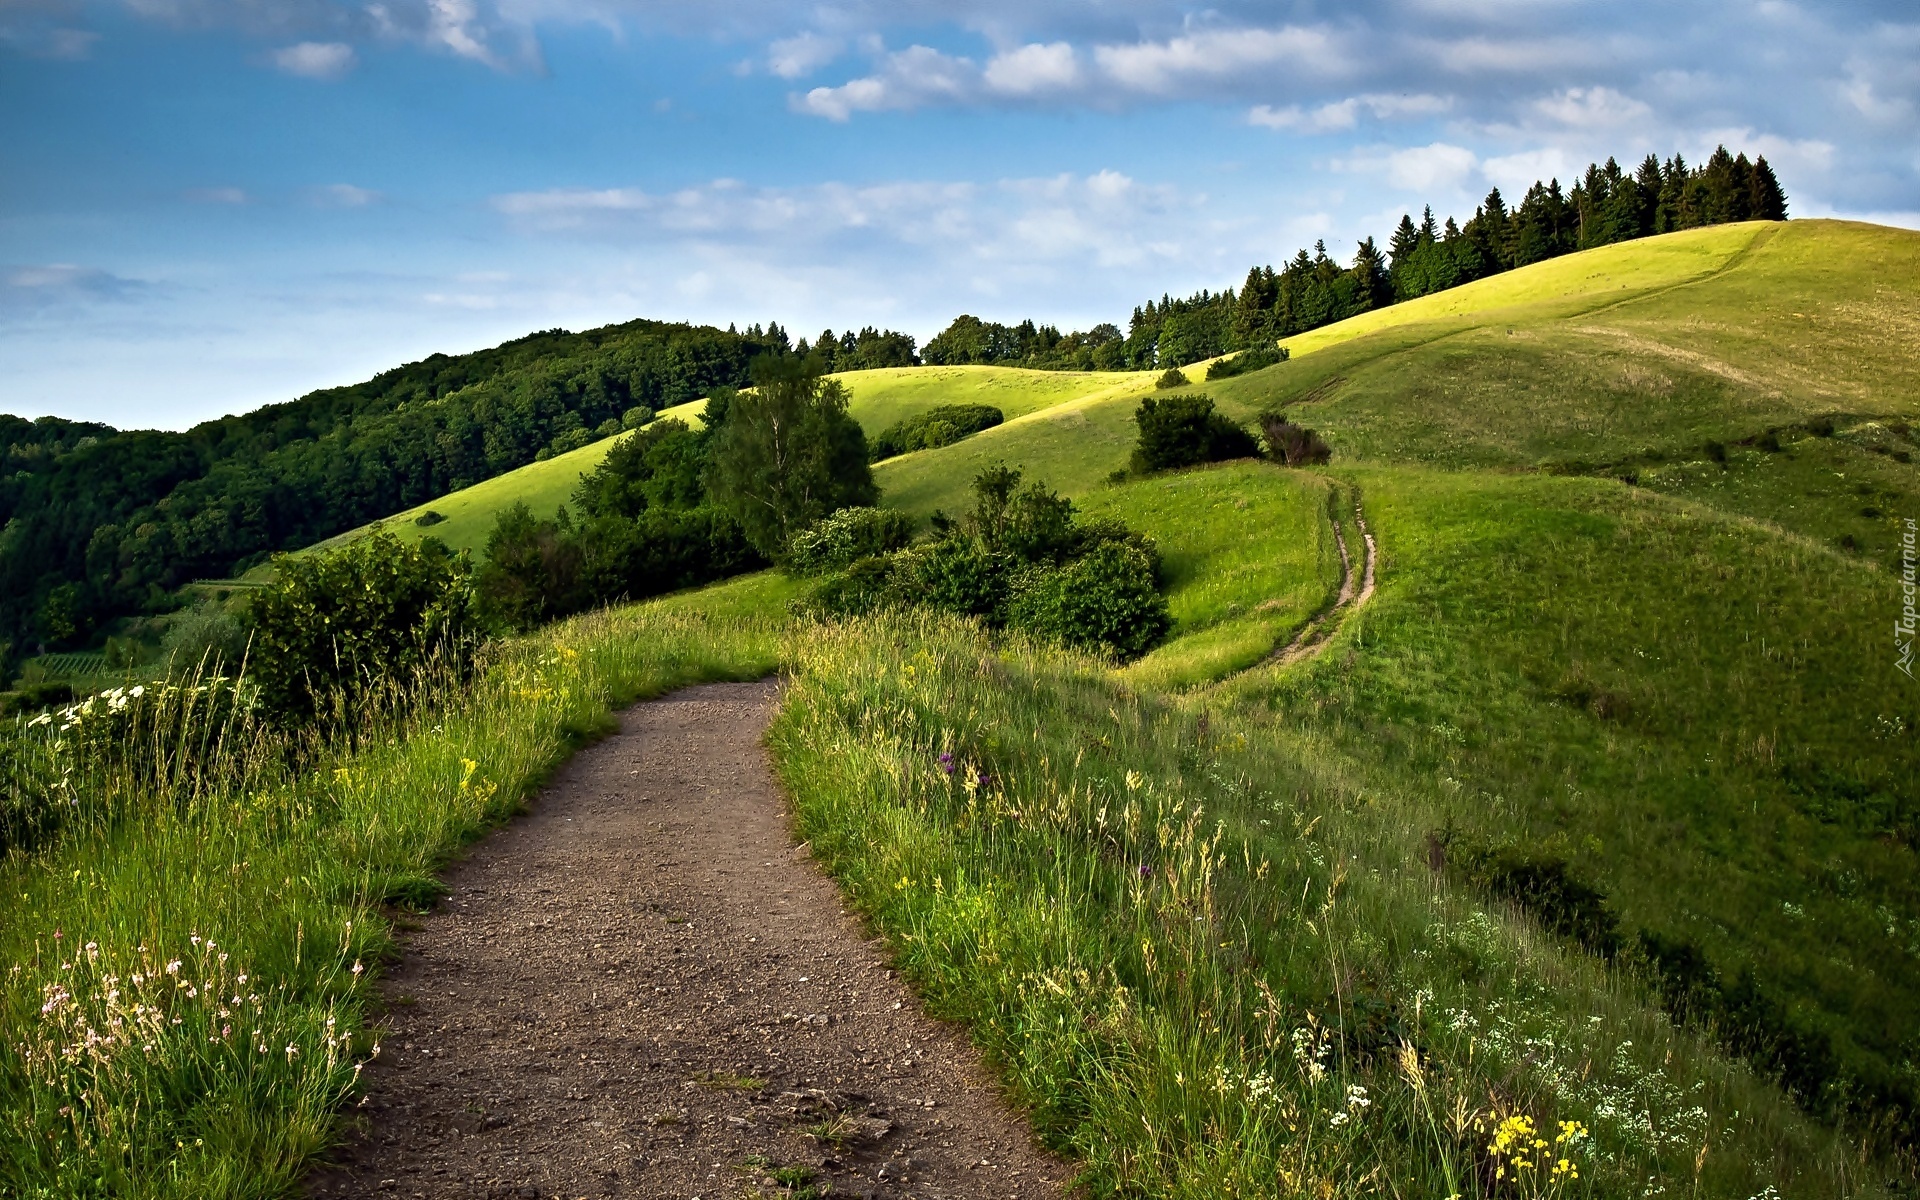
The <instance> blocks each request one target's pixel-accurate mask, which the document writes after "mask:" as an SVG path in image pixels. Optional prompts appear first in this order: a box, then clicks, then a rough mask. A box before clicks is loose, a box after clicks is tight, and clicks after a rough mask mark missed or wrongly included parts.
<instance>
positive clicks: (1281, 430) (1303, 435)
mask: <svg viewBox="0 0 1920 1200" xmlns="http://www.w3.org/2000/svg"><path fill="white" fill-rule="evenodd" d="M1260 432H1261V434H1262V435H1263V436H1264V437H1265V438H1266V440H1267V457H1268V458H1271V459H1272V460H1273V461H1275V462H1277V463H1280V464H1282V465H1283V466H1289V467H1310V466H1321V465H1323V464H1325V463H1327V462H1329V461H1330V460H1332V458H1333V448H1332V447H1330V446H1328V445H1327V443H1326V442H1325V441H1323V440H1321V437H1320V435H1319V434H1317V433H1315V432H1314V431H1313V430H1311V429H1308V428H1306V427H1305V426H1304V425H1295V424H1294V423H1293V422H1292V421H1289V420H1287V418H1286V417H1284V416H1282V415H1281V414H1279V413H1277V412H1267V413H1261V414H1260Z"/></svg>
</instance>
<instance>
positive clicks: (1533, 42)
mask: <svg viewBox="0 0 1920 1200" xmlns="http://www.w3.org/2000/svg"><path fill="white" fill-rule="evenodd" d="M1424 56H1425V57H1428V58H1430V59H1431V60H1432V61H1435V62H1438V63H1439V64H1440V65H1441V66H1443V67H1445V68H1446V69H1447V70H1449V71H1453V72H1455V73H1457V74H1461V75H1488V74H1509V75H1538V74H1542V73H1544V72H1548V71H1557V70H1565V69H1567V68H1570V67H1580V66H1588V65H1592V64H1596V63H1599V62H1601V61H1602V60H1604V59H1605V58H1607V57H1608V56H1607V54H1606V52H1605V47H1604V46H1603V45H1601V44H1600V43H1599V41H1598V40H1597V39H1585V40H1581V39H1575V38H1567V37H1555V38H1526V37H1491V38H1490V37H1464V38H1453V39H1443V40H1432V41H1428V42H1427V43H1426V44H1425V46H1424Z"/></svg>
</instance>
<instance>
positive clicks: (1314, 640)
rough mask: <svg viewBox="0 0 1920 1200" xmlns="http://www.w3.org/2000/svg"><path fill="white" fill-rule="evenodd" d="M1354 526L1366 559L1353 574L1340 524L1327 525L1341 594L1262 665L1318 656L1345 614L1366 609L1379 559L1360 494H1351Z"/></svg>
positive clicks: (1291, 661) (1295, 661) (1377, 548)
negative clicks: (1334, 549) (1336, 557)
mask: <svg viewBox="0 0 1920 1200" xmlns="http://www.w3.org/2000/svg"><path fill="white" fill-rule="evenodd" d="M1353 523H1354V527H1355V528H1357V529H1358V530H1359V531H1360V538H1361V540H1362V541H1363V542H1364V543H1365V546H1366V558H1365V559H1364V560H1363V561H1362V563H1361V567H1360V570H1359V572H1358V573H1357V574H1356V573H1355V571H1354V566H1353V555H1352V554H1351V553H1349V552H1348V550H1347V538H1346V535H1345V534H1344V533H1342V532H1341V530H1340V522H1338V521H1329V524H1331V525H1332V526H1333V542H1334V545H1336V546H1338V547H1339V549H1340V594H1339V595H1338V596H1336V597H1335V598H1334V601H1333V603H1332V604H1330V605H1328V606H1327V608H1326V609H1325V610H1324V611H1323V612H1321V613H1320V614H1319V615H1317V616H1315V617H1314V618H1313V619H1312V620H1310V621H1308V622H1307V623H1306V624H1305V625H1303V626H1301V627H1300V632H1298V633H1296V634H1294V635H1293V637H1292V638H1290V639H1288V641H1287V644H1286V645H1284V646H1281V647H1280V648H1279V649H1277V650H1275V651H1274V652H1273V653H1272V654H1271V655H1269V656H1268V658H1267V661H1266V664H1265V665H1272V666H1279V667H1285V666H1291V665H1292V664H1294V663H1297V662H1299V661H1300V660H1301V659H1303V658H1309V657H1311V656H1313V655H1315V654H1318V653H1320V651H1321V650H1322V649H1324V648H1325V647H1326V644H1327V639H1328V638H1330V637H1332V636H1333V634H1334V631H1335V630H1337V629H1339V627H1340V623H1341V622H1342V621H1344V620H1346V617H1347V614H1348V613H1350V612H1352V611H1354V610H1355V609H1358V608H1361V607H1363V606H1365V604H1366V603H1367V601H1369V600H1371V599H1373V586H1374V582H1375V579H1374V568H1375V565H1376V562H1377V560H1378V558H1379V547H1378V545H1376V544H1375V542H1374V540H1373V531H1372V530H1370V529H1368V528H1367V515H1366V513H1364V512H1362V511H1361V509H1360V493H1359V491H1358V489H1356V490H1355V491H1354V494H1353Z"/></svg>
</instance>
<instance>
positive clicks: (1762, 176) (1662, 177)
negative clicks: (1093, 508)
mask: <svg viewBox="0 0 1920 1200" xmlns="http://www.w3.org/2000/svg"><path fill="white" fill-rule="evenodd" d="M1786 216H1787V197H1786V193H1785V192H1784V191H1782V190H1781V187H1780V181H1779V180H1778V179H1777V178H1776V177H1775V176H1774V173H1773V168H1772V167H1770V166H1768V165H1767V160H1766V159H1765V158H1758V159H1755V160H1753V161H1751V162H1749V161H1748V159H1747V156H1746V155H1745V154H1740V155H1737V156H1736V155H1733V154H1731V153H1729V152H1728V151H1727V149H1726V147H1724V146H1722V147H1720V148H1719V149H1717V150H1715V151H1714V153H1713V155H1712V157H1710V158H1709V159H1708V160H1707V161H1706V163H1705V164H1704V165H1702V166H1699V167H1692V166H1689V165H1688V164H1687V163H1686V161H1685V160H1684V159H1682V158H1681V157H1680V156H1679V155H1677V154H1676V155H1674V156H1673V157H1672V158H1669V159H1668V160H1667V161H1666V162H1664V163H1662V162H1661V161H1660V160H1659V159H1658V158H1656V157H1654V156H1652V155H1648V156H1647V158H1646V159H1645V160H1644V161H1642V162H1641V163H1640V165H1639V166H1638V167H1637V168H1635V169H1634V170H1633V171H1631V172H1628V171H1626V170H1624V169H1623V168H1622V167H1621V166H1620V165H1619V163H1618V162H1616V161H1615V160H1613V159H1611V158H1609V159H1608V160H1607V161H1606V163H1605V165H1600V164H1594V165H1590V166H1588V168H1587V170H1586V174H1585V175H1583V176H1582V177H1581V178H1580V180H1579V181H1578V182H1576V183H1575V184H1574V185H1573V188H1572V189H1571V190H1567V189H1564V188H1562V187H1561V185H1560V181H1559V180H1557V179H1556V180H1552V181H1550V182H1547V183H1535V184H1534V185H1533V186H1532V187H1531V188H1528V189H1527V194H1526V195H1525V196H1524V197H1523V198H1522V199H1521V201H1520V203H1519V205H1518V206H1515V207H1509V206H1508V204H1507V201H1506V198H1505V197H1504V196H1502V195H1501V194H1500V189H1498V188H1495V189H1493V190H1492V191H1491V192H1488V193H1487V197H1486V199H1485V200H1483V201H1482V202H1481V203H1480V206H1479V207H1478V208H1477V209H1475V210H1474V213H1473V216H1471V217H1469V218H1468V219H1467V220H1466V221H1465V222H1456V221H1455V220H1454V219H1453V218H1451V217H1449V218H1447V220H1446V221H1445V223H1444V224H1441V223H1438V222H1436V220H1435V218H1434V214H1433V210H1432V208H1428V209H1427V210H1426V211H1425V212H1424V213H1423V214H1422V216H1421V218H1420V220H1419V221H1417V222H1416V221H1415V220H1414V218H1413V217H1412V215H1411V214H1409V215H1406V216H1403V217H1401V219H1400V224H1399V227H1398V228H1397V229H1395V230H1394V232H1393V235H1392V236H1391V238H1389V239H1388V241H1387V245H1386V246H1385V248H1384V249H1383V248H1382V247H1381V246H1380V245H1379V244H1378V243H1377V242H1376V241H1375V240H1374V239H1373V238H1366V239H1364V240H1362V241H1361V243H1360V245H1359V248H1358V249H1357V250H1356V252H1355V254H1354V256H1353V261H1352V262H1351V263H1350V264H1348V265H1346V266H1342V265H1341V264H1340V263H1338V262H1336V261H1335V260H1333V259H1332V258H1330V257H1329V256H1328V255H1327V248H1326V244H1325V243H1324V242H1321V243H1316V244H1315V246H1314V248H1313V252H1312V253H1311V254H1309V253H1308V252H1307V251H1305V250H1302V251H1300V252H1299V253H1297V254H1295V255H1294V256H1293V258H1291V259H1289V260H1288V261H1287V262H1286V263H1285V264H1284V265H1282V266H1281V267H1279V268H1277V269H1276V268H1274V267H1271V266H1262V267H1254V268H1253V269H1252V270H1250V271H1248V272H1247V277H1246V280H1245V282H1244V283H1243V284H1242V285H1241V286H1240V288H1239V290H1237V291H1236V290H1234V289H1232V288H1229V289H1227V290H1225V291H1221V292H1210V291H1202V292H1197V293H1195V294H1193V295H1191V296H1187V297H1184V298H1181V297H1172V296H1162V297H1161V298H1160V299H1159V300H1157V301H1149V302H1148V303H1146V304H1143V305H1141V306H1140V307H1138V308H1136V309H1134V310H1133V318H1132V320H1131V322H1130V323H1129V325H1128V327H1127V332H1126V334H1125V335H1124V336H1123V335H1122V334H1121V332H1120V330H1119V328H1118V327H1117V326H1114V325H1097V326H1095V327H1094V328H1093V329H1092V330H1089V331H1088V332H1085V333H1068V334H1062V333H1061V332H1060V331H1059V330H1058V329H1056V328H1054V327H1052V326H1048V325H1035V324H1034V323H1033V322H1032V321H1024V322H1022V323H1020V324H1019V325H998V324H993V323H990V322H985V321H981V320H979V319H978V318H976V317H971V316H963V317H960V318H959V319H958V320H956V321H954V323H953V324H952V325H950V326H949V327H948V328H947V329H946V330H945V331H944V332H942V333H941V334H940V335H939V336H937V337H935V338H933V339H932V340H931V341H929V342H928V343H927V346H926V349H925V350H924V351H923V352H922V355H923V357H924V358H925V359H926V361H927V362H929V363H998V364H1001V365H1005V366H1023V367H1037V368H1041V369H1053V370H1074V371H1107V370H1112V371H1143V370H1148V369H1156V368H1165V367H1170V366H1171V367H1178V366H1185V365H1187V364H1188V363H1194V362H1200V361H1202V360H1203V359H1208V358H1213V357H1214V356H1216V355H1220V354H1225V353H1228V352H1230V351H1234V350H1244V349H1248V348H1250V347H1253V346H1257V345H1260V344H1262V343H1265V342H1272V341H1275V340H1278V339H1280V338H1285V337H1291V336H1293V335H1295V334H1299V333H1304V332H1306V331H1307V330H1309V329H1317V328H1319V327H1320V326H1322V325H1330V324H1332V323H1333V322H1335V321H1341V320H1345V319H1346V318H1348V317H1351V316H1354V315H1356V314H1358V313H1363V312H1366V311H1368V310H1370V309H1375V308H1380V307H1383V306H1385V305H1388V304H1392V303H1394V302H1395V301H1398V300H1411V299H1413V298H1414V297H1416V296H1424V295H1427V294H1428V293H1430V292H1438V291H1444V290H1446V289H1447V288H1450V287H1457V286H1459V285H1460V284H1463V283H1471V282H1473V281H1474V280H1476V279H1484V278H1486V277H1487V276H1489V275H1497V274H1499V273H1500V272H1502V271H1510V270H1512V269H1513V268H1515V267H1524V266H1527V265H1528V264H1530V263H1536V262H1540V261H1542V260H1544V259H1549V258H1554V257H1557V256H1559V255H1562V254H1571V253H1572V252H1574V251H1576V250H1587V249H1591V248H1593V247H1595V246H1605V245H1608V244H1611V243H1613V242H1624V241H1630V240H1632V239H1634V238H1641V237H1649V236H1651V235H1653V234H1657V233H1671V232H1673V231H1674V230H1678V229H1693V228H1697V227H1699V226H1702V225H1719V224H1723V223H1726V222H1729V221H1783V220H1785V219H1786Z"/></svg>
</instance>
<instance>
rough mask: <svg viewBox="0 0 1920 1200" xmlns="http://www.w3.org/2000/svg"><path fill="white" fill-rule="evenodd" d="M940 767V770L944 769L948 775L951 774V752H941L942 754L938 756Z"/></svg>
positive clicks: (952, 768)
mask: <svg viewBox="0 0 1920 1200" xmlns="http://www.w3.org/2000/svg"><path fill="white" fill-rule="evenodd" d="M940 769H941V770H942V771H945V772H946V773H947V774H949V775H951V774H953V770H954V767H953V755H951V754H942V755H941V756H940Z"/></svg>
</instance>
